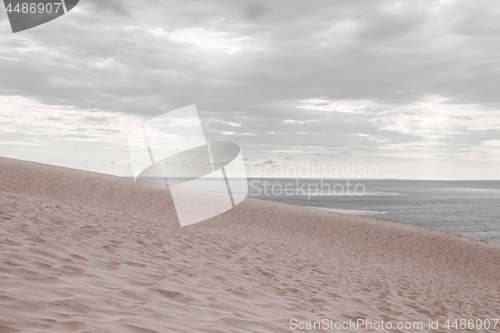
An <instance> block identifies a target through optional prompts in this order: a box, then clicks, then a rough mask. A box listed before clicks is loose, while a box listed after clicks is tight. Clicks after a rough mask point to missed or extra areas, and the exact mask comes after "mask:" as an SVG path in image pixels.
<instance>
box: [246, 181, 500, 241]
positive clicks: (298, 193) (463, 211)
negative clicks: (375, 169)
mask: <svg viewBox="0 0 500 333" xmlns="http://www.w3.org/2000/svg"><path fill="white" fill-rule="evenodd" d="M347 182H348V180H340V179H335V180H323V181H321V180H313V179H299V180H296V179H255V178H254V179H249V180H248V183H249V194H248V196H249V197H251V198H255V199H262V200H269V201H275V202H281V203H286V204H291V205H297V206H308V207H321V208H334V209H350V210H367V211H376V212H378V213H377V214H372V215H363V216H367V217H372V218H376V219H380V220H387V221H392V222H399V223H404V224H409V225H414V226H418V227H423V228H427V229H436V230H442V231H447V232H452V233H457V234H462V235H466V236H471V237H476V238H481V239H486V240H491V241H496V242H500V181H435V180H382V179H377V180H360V179H354V180H349V183H347ZM285 190H286V191H285Z"/></svg>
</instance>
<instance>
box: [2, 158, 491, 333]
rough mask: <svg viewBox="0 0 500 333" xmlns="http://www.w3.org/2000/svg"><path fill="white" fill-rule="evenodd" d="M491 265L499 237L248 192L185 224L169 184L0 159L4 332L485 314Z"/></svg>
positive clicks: (215, 328) (265, 327)
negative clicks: (140, 183) (159, 186)
mask: <svg viewBox="0 0 500 333" xmlns="http://www.w3.org/2000/svg"><path fill="white" fill-rule="evenodd" d="M499 264H500V244H498V243H492V242H488V241H483V240H479V239H473V238H468V237H464V236H459V235H454V234H448V233H444V232H440V231H432V230H427V229H421V228H416V227H411V226H406V225H402V224H397V223H391V222H385V221H379V220H374V219H369V218H364V217H361V216H353V215H345V214H339V213H336V212H329V211H325V210H315V209H309V208H302V207H294V206H289V205H283V204H277V203H271V202H264V201H258V200H253V199H246V200H245V201H244V202H243V203H241V204H240V205H239V206H238V207H236V208H235V209H233V210H230V211H228V212H226V213H224V214H222V215H220V216H217V217H215V218H213V219H211V220H208V221H206V222H202V223H198V224H195V225H191V226H188V227H184V228H181V227H180V226H179V223H178V221H177V219H176V216H175V212H174V210H173V207H172V204H171V201H170V199H169V195H168V192H167V191H160V190H147V189H142V188H139V187H137V186H135V184H134V182H133V181H131V180H127V179H121V178H118V177H112V176H107V175H102V174H95V173H89V172H84V171H78V170H71V169H65V168H59V167H53V166H46V165H41V164H36V163H31V162H23V161H16V160H10V159H0V332H96V333H98V332H120V333H121V332H124V333H126V332H142V333H152V332H221V333H227V332H292V331H294V330H292V329H291V328H290V320H291V319H296V320H298V321H304V322H306V321H320V320H322V319H331V320H334V321H349V319H351V320H356V319H358V318H360V319H369V320H371V321H377V320H384V321H391V322H398V321H422V322H424V323H427V322H428V320H429V319H432V320H436V319H439V320H440V322H444V321H445V320H446V319H448V318H466V319H469V318H471V319H487V318H489V319H493V318H498V317H499V315H500V314H499V312H498V309H500V297H499V295H500V294H499V285H500V284H499V282H500V265H499ZM497 328H498V327H497ZM441 329H442V330H441V331H445V330H444V329H443V328H442V327H441ZM295 331H298V330H295ZM305 331H308V332H322V331H324V332H328V331H329V330H303V332H305ZM345 331H360V332H361V331H364V330H363V329H360V330H345ZM373 331H379V332H383V331H390V332H402V331H406V330H405V329H401V330H396V329H393V330H384V329H378V330H373ZM407 331H412V332H415V330H407ZM423 331H429V330H427V329H424V330H423ZM455 331H457V330H455ZM458 331H460V330H458ZM471 331H478V332H482V331H484V330H481V329H478V330H471Z"/></svg>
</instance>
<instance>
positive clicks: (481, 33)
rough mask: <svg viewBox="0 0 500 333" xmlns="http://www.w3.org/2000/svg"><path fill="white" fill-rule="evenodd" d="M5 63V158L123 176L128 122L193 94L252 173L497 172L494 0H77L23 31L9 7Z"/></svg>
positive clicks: (0, 42) (498, 58)
mask: <svg viewBox="0 0 500 333" xmlns="http://www.w3.org/2000/svg"><path fill="white" fill-rule="evenodd" d="M0 75H1V77H0V156H6V157H12V158H19V159H24V160H32V161H39V162H43V163H49V164H56V165H62V166H67V167H73V168H80V169H86V170H93V171H99V172H105V173H111V174H118V175H130V174H131V171H130V170H131V169H130V162H129V160H128V157H129V156H128V150H127V146H126V142H127V136H128V133H130V131H131V130H133V129H134V128H135V127H136V126H137V125H139V124H140V123H141V122H143V121H145V120H147V119H149V118H152V117H154V116H157V115H160V114H162V113H164V112H167V111H170V110H174V109H177V108H180V107H184V106H187V105H191V104H196V106H197V108H198V111H199V113H200V116H201V118H202V121H203V125H204V129H205V133H206V135H207V138H208V139H209V140H211V141H230V142H234V143H237V144H239V145H240V146H241V148H242V150H243V153H244V156H245V157H246V158H247V159H248V161H247V162H248V164H249V170H250V171H249V172H250V173H252V172H257V171H256V170H262V169H263V168H266V167H267V168H268V169H269V170H272V169H275V170H279V169H280V168H283V167H286V166H297V167H298V166H301V165H310V166H320V165H323V166H327V167H332V166H337V167H339V168H344V169H343V170H346V168H347V167H350V166H352V167H354V166H356V167H366V168H368V167H370V166H371V167H373V166H376V168H377V170H378V171H377V174H376V175H372V176H376V177H379V178H416V179H500V94H499V93H498V89H499V87H500V2H498V1H497V0H491V1H483V0H479V1H470V0H451V1H450V0H447V1H443V0H441V1H431V0H429V1H427V0H422V1H378V0H349V1H347V0H345V1H334V0H325V1H321V0H315V1H305V0H301V1H292V0H286V1H276V0H266V1H255V0H242V1H234V0H231V1H229V0H227V1H224V0H215V1H210V0H208V1H207V0H203V1H201V0H200V1H192V0H183V1H175V0H173V1H163V0H156V1H148V2H144V1H130V0H119V1H118V0H80V3H79V5H78V6H77V7H76V8H75V9H73V10H72V11H71V12H69V13H68V14H67V15H64V16H63V17H61V18H59V19H56V20H54V21H52V22H49V23H47V24H45V25H42V26H39V27H37V28H33V29H31V30H26V31H23V32H19V33H16V34H12V32H11V30H10V26H9V21H8V19H7V15H6V12H5V10H4V9H3V8H2V9H1V10H0ZM273 166H274V167H273ZM270 167H271V168H270ZM259 168H260V169H259ZM271 173H272V172H271V171H270V172H269V175H271Z"/></svg>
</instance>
